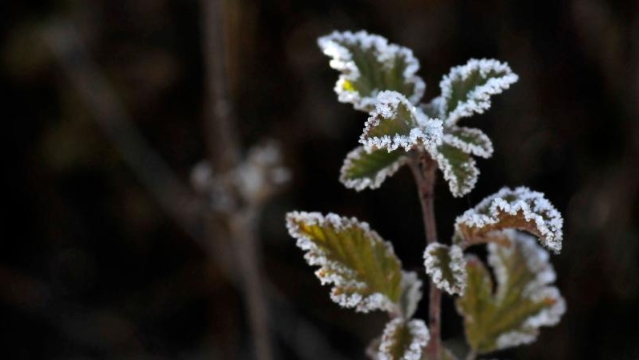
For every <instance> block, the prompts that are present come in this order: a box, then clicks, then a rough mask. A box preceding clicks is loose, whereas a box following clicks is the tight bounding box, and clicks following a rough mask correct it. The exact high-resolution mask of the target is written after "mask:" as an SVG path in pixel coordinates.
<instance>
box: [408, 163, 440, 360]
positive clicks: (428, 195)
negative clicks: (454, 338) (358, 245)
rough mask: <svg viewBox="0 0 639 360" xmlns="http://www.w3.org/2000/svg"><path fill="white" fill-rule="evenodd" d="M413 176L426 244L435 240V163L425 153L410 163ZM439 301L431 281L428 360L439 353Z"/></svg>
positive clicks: (438, 356) (437, 292)
mask: <svg viewBox="0 0 639 360" xmlns="http://www.w3.org/2000/svg"><path fill="white" fill-rule="evenodd" d="M410 168H411V170H412V172H413V177H414V178H415V182H416V183H417V190H418V192H419V201H420V204H421V206H422V216H423V221H424V228H425V229H424V230H425V232H426V242H427V243H428V244H432V243H436V242H437V223H436V221H435V208H434V200H435V191H434V190H435V172H436V170H437V163H436V162H435V161H434V160H433V159H431V158H430V157H429V156H428V155H427V154H419V157H414V158H413V160H412V161H411V163H410ZM441 301H442V292H441V290H439V288H437V286H435V284H434V283H433V282H432V281H431V283H430V293H429V309H428V323H429V331H430V341H429V342H428V345H427V346H426V352H427V354H428V358H429V359H430V360H440V354H441V350H440V349H441V334H440V329H441Z"/></svg>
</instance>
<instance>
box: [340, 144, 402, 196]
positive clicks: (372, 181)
mask: <svg viewBox="0 0 639 360" xmlns="http://www.w3.org/2000/svg"><path fill="white" fill-rule="evenodd" d="M405 155H406V153H405V152H403V151H401V150H397V151H391V152H388V151H387V150H386V149H381V150H375V151H371V152H368V151H366V150H365V149H364V147H363V146H360V147H357V148H355V149H354V150H353V151H351V152H350V153H348V155H346V159H345V160H344V165H342V170H341V171H340V177H339V180H340V181H341V182H342V184H344V185H345V186H346V187H347V188H349V189H355V190H357V191H361V190H364V189H366V188H369V189H377V188H378V187H380V185H382V183H383V182H384V180H386V178H387V177H390V176H393V174H395V173H396V172H397V170H399V168H400V167H402V166H403V165H404V164H406V162H407V161H408V158H407V157H406V156H405Z"/></svg>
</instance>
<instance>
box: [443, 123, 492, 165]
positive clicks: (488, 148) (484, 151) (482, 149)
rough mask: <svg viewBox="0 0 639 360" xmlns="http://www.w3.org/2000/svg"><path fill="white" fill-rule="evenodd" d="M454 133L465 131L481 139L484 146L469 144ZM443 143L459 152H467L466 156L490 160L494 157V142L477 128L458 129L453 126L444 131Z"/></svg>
mask: <svg viewBox="0 0 639 360" xmlns="http://www.w3.org/2000/svg"><path fill="white" fill-rule="evenodd" d="M452 131H463V132H466V133H470V134H473V135H475V136H477V137H478V138H479V139H480V142H481V143H482V145H477V144H474V143H470V142H467V141H465V140H463V139H461V138H460V137H459V136H457V135H456V134H454V133H453V132H452ZM443 142H445V143H446V144H449V145H450V146H453V147H456V148H458V149H459V150H461V151H463V152H465V153H466V154H470V155H475V156H479V157H481V158H484V159H488V158H490V157H491V156H493V152H494V148H493V142H492V141H491V140H490V138H489V137H488V135H486V134H485V133H484V132H483V131H481V130H479V129H476V128H469V127H457V126H453V127H451V128H448V129H446V130H445V131H444V137H443Z"/></svg>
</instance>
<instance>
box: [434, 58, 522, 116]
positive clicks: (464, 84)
mask: <svg viewBox="0 0 639 360" xmlns="http://www.w3.org/2000/svg"><path fill="white" fill-rule="evenodd" d="M517 80H518V77H517V75H516V74H515V73H513V72H512V70H511V69H510V67H509V66H508V64H506V63H501V62H499V61H496V60H489V59H480V60H477V59H471V60H469V61H468V63H466V65H462V66H457V67H454V68H452V69H451V71H450V73H449V74H448V75H447V76H445V77H444V79H443V80H442V81H441V83H440V84H439V86H440V88H441V90H442V98H443V99H444V101H443V102H442V103H441V104H442V110H441V111H442V113H443V114H445V115H446V121H445V125H446V126H447V127H450V126H453V125H455V124H456V123H457V121H458V120H459V119H460V118H463V117H468V116H471V115H473V114H475V113H477V114H481V113H483V112H484V111H486V110H488V109H489V108H490V105H491V103H490V97H491V96H492V95H496V94H500V93H501V92H503V91H504V90H505V89H508V88H509V87H510V85H512V84H513V83H515V82H517Z"/></svg>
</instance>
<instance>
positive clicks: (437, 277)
mask: <svg viewBox="0 0 639 360" xmlns="http://www.w3.org/2000/svg"><path fill="white" fill-rule="evenodd" d="M441 250H444V251H445V252H446V254H445V255H444V256H446V257H448V259H446V260H447V261H443V260H444V259H442V258H441V257H440V256H439V254H437V252H438V251H441ZM444 262H448V264H444ZM446 265H447V266H448V269H444V266H446ZM424 267H426V274H428V275H429V276H430V277H431V279H432V280H433V283H434V284H435V285H436V286H437V287H438V288H439V289H442V290H444V291H446V292H447V293H449V294H451V295H453V294H457V295H462V294H463V293H464V290H465V289H466V282H467V277H468V275H467V273H466V260H465V259H464V252H463V250H462V248H461V247H459V246H457V245H452V246H450V247H448V246H447V245H443V244H440V243H431V244H429V245H428V246H427V247H426V250H425V251H424ZM445 271H448V272H450V273H451V274H452V278H451V279H448V278H446V277H445V276H444V272H445Z"/></svg>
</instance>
